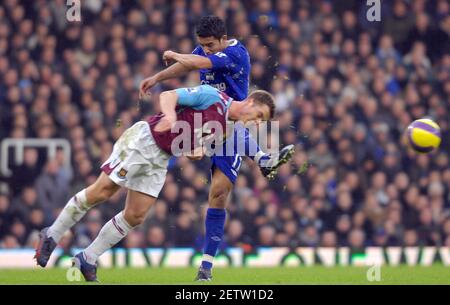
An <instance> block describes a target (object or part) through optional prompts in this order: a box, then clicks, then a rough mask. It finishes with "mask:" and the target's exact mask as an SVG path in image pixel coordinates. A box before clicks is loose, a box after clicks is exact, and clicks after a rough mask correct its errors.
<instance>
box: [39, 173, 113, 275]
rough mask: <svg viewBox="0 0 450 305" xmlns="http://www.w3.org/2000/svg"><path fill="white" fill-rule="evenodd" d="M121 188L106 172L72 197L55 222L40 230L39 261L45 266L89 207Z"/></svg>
mask: <svg viewBox="0 0 450 305" xmlns="http://www.w3.org/2000/svg"><path fill="white" fill-rule="evenodd" d="M119 188H120V186H119V185H117V184H115V183H114V182H113V181H112V180H111V179H110V178H109V177H108V176H107V175H106V174H105V173H101V174H100V176H99V177H98V179H97V181H95V183H94V184H92V185H90V186H89V187H87V188H85V189H83V190H81V191H79V192H78V193H77V194H75V195H74V196H73V197H72V198H70V200H69V201H68V202H67V204H66V205H65V207H64V208H63V210H62V211H61V213H60V214H59V215H58V217H57V218H56V220H55V222H54V223H53V224H52V225H51V226H50V227H48V228H45V229H43V230H42V231H41V232H40V235H39V237H40V238H39V244H38V246H37V248H36V255H35V258H36V261H37V263H38V264H39V265H40V266H42V267H45V266H46V265H47V262H48V260H49V258H50V255H51V253H52V252H53V250H54V249H55V248H56V245H57V244H58V242H59V240H60V239H61V237H62V236H63V235H64V233H65V232H67V231H68V230H69V229H70V228H72V227H73V226H74V225H75V224H76V223H77V222H79V221H80V219H81V218H83V216H84V215H85V214H86V213H87V211H88V210H89V209H91V208H92V207H93V206H95V205H96V204H98V203H101V202H103V201H105V200H107V199H108V198H110V197H111V196H112V195H114V193H115V192H116V191H117V190H118V189H119Z"/></svg>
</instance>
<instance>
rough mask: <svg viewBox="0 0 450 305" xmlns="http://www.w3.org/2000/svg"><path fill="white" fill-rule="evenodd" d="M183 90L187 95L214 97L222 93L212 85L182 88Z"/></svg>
mask: <svg viewBox="0 0 450 305" xmlns="http://www.w3.org/2000/svg"><path fill="white" fill-rule="evenodd" d="M180 89H181V90H184V91H185V92H187V93H190V94H193V93H194V94H202V95H204V94H212V95H217V94H219V93H220V91H219V90H218V89H216V88H214V87H213V86H211V85H208V84H203V85H198V86H195V87H187V88H180Z"/></svg>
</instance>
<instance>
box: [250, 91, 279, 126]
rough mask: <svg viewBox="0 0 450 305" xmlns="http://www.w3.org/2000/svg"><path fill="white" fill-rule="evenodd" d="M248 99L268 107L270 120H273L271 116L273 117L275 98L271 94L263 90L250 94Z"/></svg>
mask: <svg viewBox="0 0 450 305" xmlns="http://www.w3.org/2000/svg"><path fill="white" fill-rule="evenodd" d="M248 98H251V99H253V100H254V101H255V102H256V103H258V104H261V105H266V106H268V107H269V110H270V118H271V119H273V116H274V115H275V98H274V97H273V95H272V94H271V93H269V92H267V91H265V90H255V91H253V92H252V93H250V95H249V96H248Z"/></svg>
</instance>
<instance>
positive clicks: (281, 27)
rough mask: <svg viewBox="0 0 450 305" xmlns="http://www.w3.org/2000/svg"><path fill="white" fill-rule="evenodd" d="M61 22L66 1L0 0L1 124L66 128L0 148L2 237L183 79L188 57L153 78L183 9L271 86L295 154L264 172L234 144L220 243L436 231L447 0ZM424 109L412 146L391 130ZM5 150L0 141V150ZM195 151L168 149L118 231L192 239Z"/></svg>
mask: <svg viewBox="0 0 450 305" xmlns="http://www.w3.org/2000/svg"><path fill="white" fill-rule="evenodd" d="M81 2H82V9H81V19H82V20H81V22H69V21H68V20H67V19H66V11H67V9H68V8H69V6H67V5H66V1H65V0H54V1H43V0H36V1H19V0H4V1H1V4H0V140H3V139H4V138H15V139H21V138H39V139H50V138H65V139H67V140H68V141H69V142H70V144H71V148H72V155H71V160H70V164H71V166H70V167H66V166H64V163H65V162H66V161H67V160H65V155H64V154H63V153H62V151H57V153H56V156H55V158H53V159H49V158H47V153H46V151H45V150H43V149H41V148H33V147H28V148H26V149H25V150H24V157H23V161H24V162H23V164H19V165H17V164H16V162H15V160H14V154H10V159H9V160H8V161H9V166H10V168H11V169H12V172H13V174H12V176H10V177H5V176H4V177H1V176H0V179H1V181H0V183H2V187H1V188H0V190H1V191H0V248H16V247H31V246H33V243H34V242H35V241H36V234H37V232H38V230H40V229H42V228H43V227H45V226H47V225H49V224H50V223H51V222H52V221H53V220H54V219H55V217H56V216H57V215H58V213H59V211H60V210H61V208H62V207H63V206H64V205H65V203H66V202H67V200H68V199H69V198H70V196H72V195H73V194H74V193H76V192H77V191H79V190H80V189H82V188H84V187H86V186H88V185H89V184H91V183H92V182H93V181H95V179H96V177H97V176H98V174H99V173H100V170H99V167H100V165H101V163H102V162H103V161H104V160H106V158H107V157H108V156H109V153H110V152H111V150H112V145H113V144H114V142H115V140H117V139H118V137H119V136H120V135H121V134H122V132H123V131H124V130H125V129H126V128H128V127H129V126H131V125H132V124H133V123H134V122H135V121H137V120H139V119H140V118H142V117H143V116H145V115H148V114H151V113H153V112H154V111H157V110H158V109H157V106H156V104H157V101H158V92H161V91H162V90H166V89H168V88H174V87H181V86H192V85H196V84H198V83H199V80H198V79H199V77H198V72H191V73H189V74H188V75H187V76H186V77H184V78H180V79H175V80H170V81H167V82H165V83H163V84H160V85H158V86H157V87H156V88H154V90H153V92H152V96H151V97H150V98H149V99H148V100H146V101H142V102H138V86H139V82H140V81H141V80H142V79H143V78H144V77H147V76H150V75H152V74H154V73H156V72H158V71H160V70H161V69H163V68H164V63H163V62H162V53H163V52H164V51H165V50H169V49H171V50H174V51H178V52H181V53H190V52H191V51H192V50H193V49H194V47H195V45H196V43H195V36H194V35H193V34H194V31H193V26H194V24H195V21H196V20H197V19H198V17H199V16H202V15H205V14H214V15H217V16H219V17H221V18H223V19H224V20H226V24H227V28H228V35H229V37H234V38H237V39H239V40H240V41H241V42H243V43H244V44H245V45H246V46H247V48H248V50H249V53H250V56H251V62H252V69H251V79H250V83H251V87H252V89H253V88H262V89H266V90H269V91H271V92H272V93H273V94H274V95H275V97H276V103H277V115H276V119H277V120H278V121H279V122H280V127H281V128H280V129H281V132H280V142H281V144H282V145H285V144H291V143H294V144H296V145H297V150H296V153H295V155H294V157H293V160H292V161H291V162H289V163H288V164H286V165H284V166H283V167H282V168H281V169H280V172H279V175H278V176H277V177H276V178H275V179H274V180H273V181H267V180H266V179H265V178H264V177H263V176H262V175H261V173H260V171H259V169H258V167H257V166H255V164H254V163H253V162H252V161H251V160H250V159H248V158H245V162H244V164H243V166H242V167H241V172H240V176H239V177H238V180H237V182H236V185H235V189H234V191H233V194H232V197H231V198H230V203H229V206H228V217H227V223H226V237H225V242H224V243H223V245H222V247H229V246H237V247H243V248H244V249H245V251H252V249H253V248H254V247H256V246H289V247H297V246H325V247H335V246H351V247H353V248H363V247H365V246H443V245H445V246H450V165H449V162H450V161H449V151H450V143H449V139H450V135H449V130H450V127H449V123H450V77H449V76H450V5H449V2H448V1H446V0H429V1H425V0H410V1H404V0H393V1H381V2H382V7H381V21H380V22H377V21H375V22H369V21H368V20H367V18H366V12H367V9H368V8H369V7H368V6H366V4H365V2H366V1H360V0H335V1H326V0H318V1H312V0H311V1H303V0H299V1H295V0H278V1H270V0H248V1H237V0H229V1H221V0H206V1H203V0H173V1H164V0H137V1H120V0H90V1H81ZM424 116H429V117H431V118H433V119H434V120H435V121H436V122H437V123H438V124H439V125H440V127H441V129H442V138H443V143H442V145H441V147H440V149H439V150H437V151H436V152H433V153H431V154H417V153H415V152H413V151H412V150H411V149H410V148H409V147H408V146H407V143H406V142H405V138H404V130H405V128H406V127H407V125H408V124H409V123H410V122H411V121H412V120H414V119H417V118H421V117H424ZM1 158H5V156H1ZM209 164H210V161H209V160H208V159H204V160H201V161H197V162H190V161H188V160H187V159H185V158H178V159H173V160H171V163H170V170H169V174H168V176H167V181H166V185H165V187H164V189H163V191H162V192H161V196H160V199H159V200H158V201H157V203H156V205H155V207H154V208H153V209H152V211H151V213H150V215H149V217H148V219H147V221H146V222H145V224H144V225H142V226H141V227H139V228H138V229H137V230H135V231H133V232H132V233H130V234H129V236H128V237H127V238H126V239H124V240H123V241H122V242H121V244H120V245H119V246H124V247H166V246H173V247H185V246H193V247H195V248H197V249H200V247H201V246H202V238H203V215H204V213H205V210H206V208H207V198H208V190H209V182H210V173H209ZM125 196H126V192H125V191H123V190H122V191H120V192H118V193H117V194H116V195H114V197H112V198H111V199H110V200H109V201H108V202H105V203H103V204H102V205H100V206H98V207H96V208H94V209H92V210H91V211H90V212H89V213H88V215H86V216H85V218H84V219H83V221H82V222H81V223H80V224H78V225H77V226H76V227H75V228H74V233H75V234H74V235H73V236H71V237H70V238H71V239H70V240H71V245H72V246H74V247H85V246H87V245H88V244H89V243H90V242H91V241H92V239H93V238H94V237H95V236H96V235H97V233H98V232H99V230H100V228H101V227H102V226H103V224H104V223H105V222H106V221H107V220H109V219H110V218H111V217H112V216H113V215H115V214H116V213H117V212H118V211H120V210H121V209H122V208H123V206H124V200H125Z"/></svg>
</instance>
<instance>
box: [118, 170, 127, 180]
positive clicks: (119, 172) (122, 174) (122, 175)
mask: <svg viewBox="0 0 450 305" xmlns="http://www.w3.org/2000/svg"><path fill="white" fill-rule="evenodd" d="M127 173H128V171H127V170H126V169H124V168H122V169H121V170H120V171H118V172H117V177H119V178H120V179H125V176H126V175H127Z"/></svg>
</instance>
